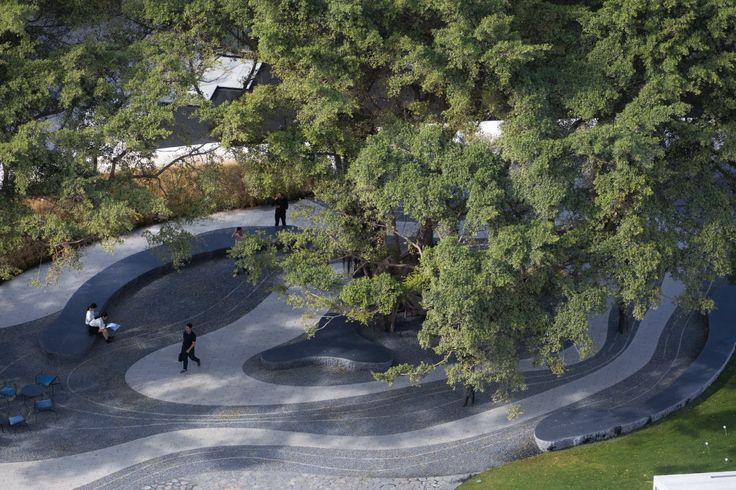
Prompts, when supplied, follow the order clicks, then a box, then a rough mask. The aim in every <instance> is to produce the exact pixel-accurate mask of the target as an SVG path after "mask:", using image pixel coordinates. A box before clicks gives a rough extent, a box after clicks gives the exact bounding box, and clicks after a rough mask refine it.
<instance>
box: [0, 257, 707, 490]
mask: <svg viewBox="0 0 736 490" xmlns="http://www.w3.org/2000/svg"><path fill="white" fill-rule="evenodd" d="M232 270H233V266H232V262H231V261H229V260H228V259H224V258H223V259H214V260H211V261H208V262H203V263H199V264H194V265H192V266H191V267H188V268H186V269H184V270H183V271H181V272H177V273H172V274H169V275H167V276H164V277H162V278H159V279H156V280H154V281H152V282H150V283H149V284H147V285H145V286H142V287H140V288H139V289H134V290H130V291H128V292H127V293H126V294H125V295H123V296H122V297H120V298H119V299H118V300H117V301H116V303H115V304H114V305H113V307H112V308H110V313H111V318H112V320H114V321H117V322H118V323H121V324H123V325H125V330H123V331H121V333H120V334H119V336H118V337H119V338H118V339H117V340H116V341H115V342H114V343H112V344H109V345H108V344H104V343H100V342H98V343H97V345H95V346H94V348H93V350H92V352H91V353H90V355H89V356H88V357H87V358H86V359H85V360H84V361H82V362H79V363H63V362H53V361H50V360H49V359H48V358H47V357H45V356H44V355H43V354H41V351H40V349H39V348H38V345H37V344H36V338H37V334H38V333H39V332H40V331H41V330H43V328H44V327H45V326H46V325H48V324H49V323H50V322H53V321H54V319H55V318H54V316H51V317H48V318H45V319H41V320H38V321H35V322H31V323H28V324H25V325H22V326H16V327H12V328H8V329H2V330H0V342H1V343H2V344H3V345H4V346H6V347H7V348H6V351H5V354H6V355H3V356H2V358H0V379H5V378H8V379H10V380H14V381H16V382H18V383H19V384H22V383H24V382H30V381H31V380H32V378H33V375H34V374H36V373H37V372H39V371H41V370H49V371H52V372H55V373H59V374H61V376H62V380H63V385H64V389H63V390H61V391H58V392H57V396H56V400H57V403H58V405H59V411H58V417H55V416H54V415H52V414H41V415H40V416H38V417H37V419H35V420H32V423H31V427H30V429H29V430H22V431H18V432H13V433H11V434H4V435H0V460H2V461H4V462H12V461H21V460H34V459H41V458H50V457H57V456H64V455H69V454H75V453H80V452H84V451H89V450H93V449H98V448H103V447H108V446H111V445H114V444H119V443H122V442H126V441H130V440H134V439H138V438H141V437H145V436H148V435H153V434H157V433H162V432H168V431H173V430H179V429H191V428H199V427H258V428H269V429H278V430H286V431H298V432H311V433H318V434H336V435H353V436H359V435H381V434H395V433H402V432H407V431H411V430H414V429H421V428H425V427H430V426H434V425H437V424H440V423H443V422H449V421H453V420H458V419H461V418H464V417H467V416H469V415H472V414H476V413H480V412H483V411H485V410H488V409H490V408H493V407H494V406H496V405H495V404H493V403H492V402H491V401H490V400H489V394H488V392H486V393H479V394H478V397H477V400H478V402H477V403H476V405H475V406H472V407H467V408H463V407H462V406H461V405H462V398H463V397H462V392H461V391H458V390H453V389H452V388H451V387H449V386H447V385H446V384H445V382H444V381H438V382H433V383H426V384H424V385H422V386H421V387H411V388H405V389H399V390H392V391H389V392H385V393H380V394H375V395H369V396H359V397H353V398H348V399H341V400H336V401H326V402H318V403H301V404H293V405H278V406H243V407H207V406H197V405H186V404H177V403H168V402H162V401H159V400H154V399H150V398H147V397H145V396H143V395H141V394H139V393H138V392H135V391H133V390H132V389H130V388H129V387H128V386H127V385H126V384H125V380H124V375H125V372H126V370H127V369H128V367H129V366H130V365H132V364H133V363H134V362H135V361H137V360H138V359H140V358H141V357H143V356H144V355H146V354H148V353H150V352H153V351H155V350H157V349H160V348H162V347H164V346H166V345H170V344H172V343H176V342H179V341H180V338H181V328H182V325H183V323H184V322H186V321H192V322H193V323H194V324H195V330H196V331H197V332H198V333H199V334H204V333H207V332H208V331H212V330H214V329H217V328H219V327H222V326H224V325H227V324H229V323H232V322H233V321H234V320H236V319H237V318H240V317H242V316H243V315H244V314H245V313H246V312H248V311H249V310H251V309H252V308H253V307H255V305H257V304H258V303H259V302H260V301H262V300H263V299H264V298H265V297H266V295H267V294H269V292H270V291H269V287H270V286H271V279H270V278H269V279H268V280H266V281H265V282H264V283H262V284H259V285H258V286H257V287H253V286H251V285H250V283H249V282H248V281H247V280H246V279H245V278H244V277H243V276H239V277H236V278H233V277H232ZM81 316H82V315H81V314H80V318H81ZM615 325H616V318H615V312H613V313H612V314H611V317H610V318H609V335H608V337H609V338H608V341H607V342H606V344H605V345H604V347H603V348H602V349H601V351H600V352H599V353H598V354H597V355H596V356H594V357H592V358H590V359H588V360H586V361H584V362H582V363H579V364H577V365H575V366H574V367H573V368H571V369H570V370H569V372H568V373H566V374H565V376H563V377H555V376H553V375H551V374H550V373H547V372H544V371H535V372H531V373H528V375H527V377H526V379H527V384H528V386H529V389H528V390H527V391H525V392H522V393H519V394H518V395H517V397H516V399H517V400H522V399H523V398H525V397H528V396H531V395H533V394H535V393H540V392H542V391H545V390H548V389H550V388H552V387H554V386H558V385H560V384H563V383H566V382H568V381H570V380H572V379H575V378H578V377H582V376H585V375H586V374H588V373H590V372H592V371H594V370H597V369H601V368H603V367H605V366H606V364H608V363H609V362H611V360H612V359H613V358H615V357H616V356H617V355H618V354H620V353H621V352H622V351H623V350H624V349H625V347H626V345H627V344H628V342H630V339H631V338H632V337H633V333H634V332H632V333H631V334H630V335H628V336H621V335H618V334H616V332H615ZM633 328H634V329H636V328H637V326H634V327H633ZM704 331H705V330H704V325H703V324H702V321H701V322H698V321H690V322H685V321H680V323H678V324H677V325H673V330H672V332H670V333H669V334H668V336H665V337H663V338H662V339H661V340H660V342H659V345H658V346H657V352H656V354H655V357H654V360H653V361H652V362H650V365H649V366H647V368H648V369H650V370H651V373H646V372H645V371H646V370H644V371H642V373H640V374H637V375H636V376H634V377H632V378H630V379H629V380H626V381H625V382H624V383H622V384H624V385H626V387H627V389H626V390H621V389H619V390H618V392H616V396H615V401H616V402H617V403H622V404H625V403H630V402H632V401H635V400H636V399H637V398H638V397H639V396H641V394H642V393H643V391H645V390H647V391H648V390H650V389H651V387H652V384H653V383H656V389H664V388H666V386H667V384H668V383H670V382H671V380H672V379H673V378H674V376H675V373H676V372H679V371H678V370H680V369H682V366H684V365H686V364H687V363H688V362H689V360H691V359H693V358H694V357H695V356H696V355H697V353H698V352H699V349H700V347H701V346H702V343H700V341H699V340H698V339H702V338H703V335H704V334H703V332H704ZM365 332H368V330H366V331H363V333H365ZM684 333H686V335H685V334H684ZM374 335H375V332H374ZM677 335H680V336H681V337H682V338H685V342H684V343H683V344H681V345H680V347H678V349H673V348H672V345H673V344H672V339H673V338H674V337H673V336H677ZM407 339H410V337H406V338H403V337H400V336H399V337H397V338H396V340H393V341H392V342H397V343H396V344H394V345H402V343H406V342H407ZM384 340H385V339H384ZM387 342H388V343H390V342H389V341H387ZM413 342H416V341H415V340H413ZM415 354H416V353H415ZM415 354H413V355H415ZM203 361H204V367H203V368H202V369H206V362H207V361H206V359H203ZM173 362H175V360H173V359H172V363H173ZM247 364H248V363H246V369H247ZM193 369H196V367H193ZM305 369H307V368H299V369H295V370H287V371H290V372H291V373H290V374H288V376H292V377H298V376H299V375H298V372H300V371H302V374H303V370H305ZM315 372H316V371H315ZM322 372H323V373H324V372H325V371H322ZM335 374H339V373H335ZM285 380H286V378H282V379H281V381H285ZM607 392H608V393H609V398H608V400H609V402H610V400H611V390H607ZM585 403H606V400H605V397H604V398H603V399H598V398H597V397H593V398H592V399H591V400H590V401H587V400H586V401H585ZM537 422H538V420H532V421H524V422H520V423H518V424H516V425H514V426H511V427H509V428H505V429H503V430H496V431H491V429H490V428H489V433H488V434H485V435H483V436H479V437H474V438H470V439H466V440H460V441H455V442H452V443H448V444H442V445H436V446H428V447H422V448H414V449H406V450H391V451H342V450H340V451H337V450H326V449H313V448H293V447H288V448H285V447H248V446H244V447H228V448H209V449H201V450H197V451H190V452H184V453H178V454H173V455H169V456H166V457H162V458H157V459H155V460H152V461H148V462H146V463H143V464H141V465H137V466H134V467H132V468H128V469H126V470H123V471H121V472H119V473H117V474H113V475H109V476H108V477H106V478H104V479H102V480H100V481H98V482H95V483H94V484H93V485H91V486H90V488H130V487H131V486H133V485H134V486H138V485H139V484H140V485H141V486H145V485H148V484H151V485H152V484H154V483H155V482H161V481H167V480H171V479H172V478H179V477H180V475H181V474H182V473H184V474H197V473H198V472H201V471H205V470H207V471H213V470H216V469H229V468H237V469H243V468H250V467H253V468H258V469H259V470H263V469H266V470H268V471H287V470H288V471H296V472H305V473H324V474H333V475H372V476H392V477H409V476H423V475H426V474H432V475H442V474H445V475H451V474H459V473H465V472H467V473H470V472H475V471H478V470H481V469H483V468H486V467H489V466H493V465H497V464H501V463H503V462H507V461H511V460H513V459H518V458H520V457H526V456H529V455H531V454H535V453H536V452H538V450H537V449H536V445H535V443H534V437H533V427H534V425H535V424H536V423H537Z"/></svg>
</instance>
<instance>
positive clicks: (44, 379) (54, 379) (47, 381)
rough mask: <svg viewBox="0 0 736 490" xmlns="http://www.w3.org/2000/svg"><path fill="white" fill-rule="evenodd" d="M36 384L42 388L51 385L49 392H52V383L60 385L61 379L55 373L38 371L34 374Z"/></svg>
mask: <svg viewBox="0 0 736 490" xmlns="http://www.w3.org/2000/svg"><path fill="white" fill-rule="evenodd" d="M36 384H37V385H39V386H43V387H44V388H48V387H51V394H52V395H53V394H54V385H59V386H61V379H59V377H58V376H56V375H55V374H43V373H39V374H37V375H36Z"/></svg>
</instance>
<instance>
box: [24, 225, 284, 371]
mask: <svg viewBox="0 0 736 490" xmlns="http://www.w3.org/2000/svg"><path fill="white" fill-rule="evenodd" d="M243 231H244V233H246V234H248V233H256V232H258V233H267V234H270V235H274V234H275V233H276V231H277V228H274V227H266V226H264V227H253V226H245V227H243ZM231 235H232V229H227V228H224V229H220V230H214V231H210V232H208V233H203V234H201V235H197V236H196V237H195V238H194V239H193V240H192V242H191V258H192V261H193V262H196V261H201V260H205V259H211V258H213V257H223V256H224V255H225V254H226V252H227V250H228V249H229V248H230V247H232V245H233V239H232V236H231ZM172 271H173V269H172V264H171V254H170V253H169V251H168V249H167V248H166V247H164V246H159V247H154V248H151V249H148V250H144V251H142V252H138V253H134V254H132V255H130V256H128V257H125V258H123V259H121V260H119V261H118V262H115V263H114V264H112V265H111V266H109V267H107V268H105V269H104V270H102V271H100V272H99V273H97V274H95V275H94V276H93V277H91V278H90V279H89V280H88V281H87V282H85V283H84V284H82V285H81V286H80V287H79V289H77V291H75V292H74V294H73V295H72V297H71V298H69V301H68V302H67V303H66V305H65V306H64V308H63V309H62V310H61V312H60V313H59V315H58V316H56V317H55V319H54V320H53V321H52V322H51V323H50V324H49V325H48V326H47V327H46V328H44V329H43V333H42V334H41V335H40V336H39V343H40V345H41V349H42V350H43V351H44V352H46V353H47V354H49V355H51V356H53V357H55V358H58V359H60V360H69V361H74V360H79V359H82V358H83V357H84V356H85V355H86V354H87V353H88V352H89V350H90V349H91V348H92V346H93V345H94V343H95V340H96V338H95V336H90V335H89V334H88V332H87V330H88V329H87V327H86V326H85V325H84V321H83V320H82V319H83V318H84V316H83V314H82V315H81V316H80V313H79V312H84V311H85V310H86V309H87V306H88V305H89V304H91V303H93V302H94V303H97V304H98V305H99V307H100V311H105V310H107V309H110V308H111V307H112V305H114V304H117V303H119V297H120V296H121V295H122V294H125V291H128V290H131V289H136V288H138V287H140V286H141V285H142V284H145V283H146V282H148V281H150V280H151V279H153V278H156V277H160V276H161V275H163V274H166V273H170V272H172ZM116 323H120V322H119V321H118V322H116Z"/></svg>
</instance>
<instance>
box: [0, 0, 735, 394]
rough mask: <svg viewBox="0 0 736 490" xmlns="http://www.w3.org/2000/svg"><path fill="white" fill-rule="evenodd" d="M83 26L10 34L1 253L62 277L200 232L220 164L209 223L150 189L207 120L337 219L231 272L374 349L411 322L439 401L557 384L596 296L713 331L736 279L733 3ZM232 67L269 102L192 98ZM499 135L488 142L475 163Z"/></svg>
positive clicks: (37, 20) (56, 18)
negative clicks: (681, 314)
mask: <svg viewBox="0 0 736 490" xmlns="http://www.w3.org/2000/svg"><path fill="white" fill-rule="evenodd" d="M6 3H7V2H6ZM95 6H96V7H98V8H96V9H93V11H92V12H91V14H94V15H91V16H89V15H87V14H88V12H86V11H85V12H84V15H82V10H81V9H82V8H86V7H84V6H83V5H82V3H80V2H75V1H67V2H44V1H41V0H36V1H35V2H26V3H20V2H10V3H8V8H6V9H4V10H3V12H2V13H1V14H0V22H2V27H1V29H0V31H1V32H0V39H2V42H1V43H0V56H1V58H0V60H2V62H1V63H0V81H2V88H0V102H3V103H2V104H0V120H1V121H2V127H1V128H0V131H2V132H1V133H0V162H2V165H3V167H2V168H3V181H2V194H3V197H2V199H3V200H2V203H0V205H2V206H3V214H2V216H0V240H1V241H0V246H1V247H3V248H2V250H0V252H4V253H8V252H9V251H10V250H17V248H18V247H20V246H21V245H22V243H24V240H26V239H28V238H42V239H44V240H46V241H47V242H48V243H49V247H50V249H51V251H52V252H53V253H55V254H56V255H57V256H58V257H60V258H64V257H71V258H73V257H74V244H75V242H76V241H77V240H82V239H87V238H90V237H91V238H99V239H113V238H114V237H115V236H117V235H118V234H119V233H121V232H122V231H124V230H127V229H130V227H131V226H132V224H133V223H134V221H135V219H136V217H138V216H141V215H144V214H147V215H154V216H156V217H158V218H164V217H167V216H170V215H171V214H172V213H176V214H177V215H184V216H190V217H191V216H196V215H199V214H203V213H206V212H208V211H209V210H211V209H213V205H212V203H214V202H216V200H217V193H218V184H217V179H213V178H212V173H211V170H212V169H213V168H214V165H212V166H206V167H203V169H202V171H201V172H196V173H195V174H194V175H196V179H198V180H197V181H196V183H197V185H199V186H200V188H201V189H202V195H203V199H201V201H199V202H189V203H183V204H184V205H183V206H181V207H178V206H177V203H176V202H175V200H173V199H171V198H170V197H169V196H166V195H161V193H157V192H156V191H155V186H154V185H151V184H152V183H153V184H155V182H156V181H157V179H159V178H160V177H161V175H162V173H165V172H174V175H176V174H175V172H176V170H175V169H176V167H177V166H178V165H180V164H185V161H177V162H173V163H172V165H171V166H167V167H165V168H161V169H157V168H154V167H153V166H152V165H151V163H150V158H149V157H150V155H151V153H152V151H153V149H154V148H155V145H156V141H157V140H158V139H160V138H162V137H164V136H166V135H167V134H168V132H169V131H170V129H168V128H169V125H170V123H171V120H172V117H173V114H174V111H176V110H177V108H179V107H183V106H184V105H188V104H196V105H198V107H199V108H198V110H197V111H196V114H197V115H198V116H200V117H202V118H205V119H207V120H208V121H210V122H211V123H212V124H214V126H215V135H216V136H217V137H219V138H220V139H221V140H222V141H223V143H224V144H225V145H227V146H229V147H231V148H232V149H234V151H236V152H237V153H238V159H239V160H240V163H241V165H242V169H243V174H244V179H246V184H247V185H248V187H249V189H250V190H251V191H252V192H253V193H254V194H256V195H258V196H262V197H270V196H273V195H274V193H275V192H277V191H282V190H284V189H286V188H295V187H302V188H305V187H308V188H310V189H312V190H313V191H314V194H315V196H316V197H317V198H318V199H319V200H321V201H322V202H324V203H325V205H326V208H325V209H324V210H323V211H322V212H321V213H319V214H318V215H315V216H313V217H312V219H313V220H314V221H315V226H314V227H312V228H309V229H305V230H301V231H284V232H281V233H280V234H279V236H278V238H277V239H275V240H272V239H270V238H268V237H266V236H258V235H256V236H252V237H247V239H246V240H243V241H242V242H241V244H240V245H239V246H238V247H237V248H236V249H234V250H233V252H232V254H233V256H234V257H236V258H238V260H239V261H240V262H241V265H242V266H243V267H244V268H246V269H247V270H249V271H250V272H251V274H252V275H253V276H254V277H255V276H256V275H257V274H258V273H259V272H262V271H263V270H264V269H265V268H266V267H269V266H273V267H277V268H279V269H280V270H281V272H282V274H283V277H284V280H285V283H286V285H293V286H300V287H301V289H300V290H299V291H301V292H300V293H299V294H292V298H291V299H292V300H293V302H295V303H296V304H301V305H307V306H311V307H313V308H319V309H332V310H333V311H335V312H337V313H342V314H346V315H348V316H349V317H351V318H354V319H357V320H360V321H362V322H370V321H371V320H372V319H374V318H379V319H383V321H385V323H386V325H387V326H388V328H389V329H390V328H391V326H392V325H393V324H394V321H395V319H396V315H397V313H398V312H399V311H402V310H407V311H411V312H414V313H417V314H421V315H424V316H425V317H426V319H425V320H424V323H423V326H422V329H421V331H420V333H419V339H420V342H421V343H422V345H424V346H426V347H430V348H432V349H434V350H435V351H436V352H437V353H439V354H440V356H441V358H442V362H443V363H445V364H447V365H448V366H449V367H448V374H449V381H450V382H463V383H465V384H470V385H473V386H475V387H477V388H484V387H485V386H486V385H488V384H492V385H493V389H495V390H496V394H497V396H499V397H504V396H506V395H507V394H508V392H509V390H511V389H517V388H522V387H523V378H522V377H521V374H520V373H519V372H518V370H517V360H518V352H519V351H520V349H521V348H522V347H524V348H526V349H530V350H531V351H532V352H533V353H534V355H535V357H536V360H537V361H538V362H541V363H546V364H547V365H548V366H549V367H550V368H551V369H552V370H553V371H555V372H557V373H559V372H562V370H563V368H564V366H562V364H561V360H560V357H559V352H560V351H561V349H562V347H563V345H565V343H566V342H568V341H572V342H573V343H574V344H575V345H576V346H577V347H578V348H579V349H580V350H581V352H583V353H585V352H587V351H588V350H589V348H590V339H589V337H588V336H587V322H586V315H587V314H588V313H589V312H591V311H596V310H600V309H601V308H604V307H605V306H606V304H607V298H608V297H612V298H614V299H615V301H616V302H617V303H618V304H619V308H620V310H621V311H625V312H628V311H631V312H632V314H633V315H634V317H637V318H641V316H642V315H643V314H644V312H645V311H646V309H647V308H648V307H650V306H652V305H655V304H656V302H657V299H658V297H659V293H660V288H659V281H660V280H661V278H662V276H663V275H664V274H665V273H666V272H669V273H671V274H673V275H674V276H675V277H676V278H678V279H681V280H683V281H684V282H685V284H686V286H687V290H686V294H685V295H684V296H683V298H682V300H683V305H685V306H687V307H690V308H698V309H707V308H709V307H711V306H712V305H711V304H710V302H709V300H708V298H707V296H706V295H705V290H704V288H703V284H704V283H705V284H708V283H710V282H711V281H713V280H714V279H715V278H716V277H719V276H722V275H726V274H728V273H729V272H732V271H733V263H734V260H735V259H734V257H735V256H736V253H735V252H734V243H736V240H735V238H736V228H735V227H734V209H735V208H736V206H735V204H736V202H734V190H735V188H736V178H734V175H736V168H735V167H734V155H735V153H736V152H735V151H734V128H735V127H734V123H733V121H734V120H736V119H735V118H734V109H735V108H736V101H734V96H735V95H734V94H736V91H735V90H734V88H735V84H736V81H735V79H734V75H733V73H734V70H733V68H734V63H735V62H736V59H735V55H734V46H736V36H735V28H736V4H734V1H733V0H725V1H724V0H671V1H666V2H647V1H645V0H626V1H623V0H578V1H565V2H556V1H544V0H520V1H516V2H506V1H503V0H499V1H490V2H489V1H468V2H457V1H450V0H426V1H401V2H399V1H390V0H374V1H371V2H365V1H359V0H350V1H338V0H321V1H312V2H290V1H281V0H277V1H272V0H268V1H266V0H167V1H164V2H160V1H153V0H129V1H122V0H120V1H109V2H102V3H100V4H95ZM37 12H44V15H43V16H38V14H37ZM34 15H35V17H34ZM52 20H53V22H51V21H52ZM100 25H104V27H105V28H104V29H102V31H99V30H95V29H91V26H100ZM59 26H60V27H59ZM233 50H234V51H238V52H247V53H248V54H249V55H250V56H253V57H255V58H257V59H258V60H261V61H263V62H264V63H266V64H267V65H268V66H269V67H270V70H271V71H272V73H273V74H274V75H275V77H276V81H275V83H272V84H264V85H260V86H258V87H256V88H255V89H254V90H253V91H251V92H248V93H246V94H244V96H243V97H240V98H239V99H236V100H234V101H230V102H227V103H224V104H222V105H219V106H212V105H210V104H208V103H207V102H206V101H203V100H202V98H201V97H198V96H197V94H196V93H192V91H191V88H192V87H194V86H196V82H197V80H198V79H199V77H200V76H201V75H202V73H203V71H204V70H205V69H206V68H207V66H208V64H209V63H210V62H211V60H212V59H213V58H214V56H216V55H217V54H218V53H221V52H230V51H233ZM49 87H51V89H50V90H49ZM164 100H165V101H167V102H166V103H163V102H162V101H164ZM51 114H61V115H62V119H61V121H62V125H61V128H59V129H58V130H57V131H53V132H49V131H48V129H46V128H47V127H48V125H49V124H48V122H44V119H43V118H44V117H45V116H48V115H51ZM491 117H492V118H496V119H503V120H504V121H505V122H504V125H503V136H502V137H501V138H500V139H499V140H498V141H495V142H484V141H480V140H478V138H476V136H475V130H476V127H477V124H478V122H479V121H480V120H483V119H486V118H491ZM193 151H195V152H196V151H197V150H196V148H195V149H194V150H193ZM39 201H40V202H44V203H47V202H48V204H45V206H47V208H48V210H47V212H34V211H33V209H32V206H33V205H36V211H38V208H39V206H38V205H37V203H38V202H39ZM411 223H415V225H412V224H411ZM165 231H166V232H165V233H164V234H163V236H162V237H159V238H160V239H165V240H166V241H170V242H172V243H179V244H180V243H182V242H181V240H180V238H181V234H180V233H179V232H177V228H176V226H173V227H170V228H169V229H167V230H165ZM0 255H2V254H0ZM341 260H344V261H345V262H346V263H349V264H350V265H351V276H352V280H350V281H346V280H345V278H344V277H343V276H342V275H341V274H339V273H337V272H336V271H335V269H334V265H333V264H334V262H335V261H337V262H338V263H339V262H340V261H341ZM62 263H63V261H62ZM6 272H7V271H6ZM706 289H707V288H706ZM431 368H432V366H427V365H421V366H418V367H411V366H397V367H395V368H393V369H392V370H390V371H389V372H388V373H386V374H385V375H384V376H383V377H384V378H385V379H387V380H390V379H392V378H393V377H394V376H395V375H399V374H407V375H410V376H411V377H412V378H413V379H418V378H420V377H421V376H422V375H423V374H426V373H427V372H428V371H429V370H430V369H431Z"/></svg>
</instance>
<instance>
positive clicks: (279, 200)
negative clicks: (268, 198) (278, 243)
mask: <svg viewBox="0 0 736 490" xmlns="http://www.w3.org/2000/svg"><path fill="white" fill-rule="evenodd" d="M287 209H289V200H288V199H286V198H285V197H284V195H283V194H281V193H279V195H278V196H276V213H275V217H276V225H275V226H279V220H281V224H282V225H284V226H286V210H287Z"/></svg>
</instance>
